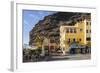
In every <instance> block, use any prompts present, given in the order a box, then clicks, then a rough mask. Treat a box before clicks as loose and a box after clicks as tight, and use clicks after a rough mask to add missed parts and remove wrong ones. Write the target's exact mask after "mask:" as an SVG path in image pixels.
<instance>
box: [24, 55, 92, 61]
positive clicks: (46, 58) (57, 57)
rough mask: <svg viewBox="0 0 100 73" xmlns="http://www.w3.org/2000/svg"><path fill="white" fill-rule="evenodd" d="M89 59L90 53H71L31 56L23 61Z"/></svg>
mask: <svg viewBox="0 0 100 73" xmlns="http://www.w3.org/2000/svg"><path fill="white" fill-rule="evenodd" d="M88 59H91V54H73V55H60V56H44V57H40V58H33V59H31V60H27V61H24V62H41V61H42V62H43V61H59V60H64V61H68V60H88Z"/></svg>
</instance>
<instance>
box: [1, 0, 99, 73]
mask: <svg viewBox="0 0 100 73" xmlns="http://www.w3.org/2000/svg"><path fill="white" fill-rule="evenodd" d="M27 1H29V0H27ZM32 1H34V2H38V3H43V4H56V5H68V6H71V5H73V6H85V7H88V6H95V7H97V13H98V24H97V25H96V27H97V29H96V30H95V34H94V35H95V39H96V41H97V42H96V44H97V47H96V48H95V49H98V52H97V53H98V65H97V67H83V68H67V69H66V68H65V69H59V70H58V69H56V70H45V71H40V70H38V71H37V72H38V73H40V72H41V73H42V72H43V73H48V72H49V73H51V72H55V73H62V72H64V73H68V72H69V73H94V72H95V73H99V69H100V63H99V61H100V57H99V56H100V53H99V52H100V48H99V43H100V39H99V37H100V33H99V31H100V20H99V19H100V17H99V16H100V13H99V12H100V5H99V3H100V2H99V0H32ZM10 15H11V14H10V0H0V73H10V72H11V71H10V70H9V69H10V45H11V44H10V42H11V41H10V40H11V39H10V33H11V32H10V29H11V26H10V17H11V16H10ZM33 72H34V71H33ZM35 72H36V71H35ZM35 72H34V73H35ZM37 72H36V73H37ZM27 73H28V72H27Z"/></svg>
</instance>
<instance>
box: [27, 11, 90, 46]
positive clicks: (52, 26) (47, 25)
mask: <svg viewBox="0 0 100 73" xmlns="http://www.w3.org/2000/svg"><path fill="white" fill-rule="evenodd" d="M82 15H87V16H88V15H90V14H89V13H72V12H57V13H54V14H52V15H48V16H46V17H45V18H44V19H43V20H40V21H39V22H38V23H37V24H36V25H35V27H33V29H32V30H31V31H30V35H29V36H30V41H29V44H30V45H32V43H33V44H34V43H35V39H36V37H37V36H40V37H46V38H50V39H51V40H52V38H53V40H54V42H55V43H59V42H60V31H59V27H60V26H61V25H63V24H64V23H65V22H69V23H68V24H67V25H74V23H76V22H77V20H76V19H78V18H80V17H81V16H82Z"/></svg>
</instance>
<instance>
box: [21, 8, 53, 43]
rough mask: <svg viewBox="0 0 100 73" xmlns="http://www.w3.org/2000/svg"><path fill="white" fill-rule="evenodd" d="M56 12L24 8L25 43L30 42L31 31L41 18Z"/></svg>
mask: <svg viewBox="0 0 100 73" xmlns="http://www.w3.org/2000/svg"><path fill="white" fill-rule="evenodd" d="M53 13H55V12H51V11H41V10H40V11H39V10H23V16H22V20H23V44H29V32H30V31H31V30H32V28H33V27H34V26H35V24H36V23H38V22H39V20H43V18H44V17H45V16H47V15H51V14H53Z"/></svg>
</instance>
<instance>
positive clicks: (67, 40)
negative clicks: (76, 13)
mask: <svg viewBox="0 0 100 73" xmlns="http://www.w3.org/2000/svg"><path fill="white" fill-rule="evenodd" d="M90 40H91V21H90V16H82V17H80V18H77V20H76V22H75V23H73V22H72V21H69V22H65V23H64V25H62V26H60V47H61V48H62V49H63V50H64V51H66V52H68V51H69V47H70V45H71V44H72V43H73V42H75V43H79V44H81V45H86V44H88V42H90Z"/></svg>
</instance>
